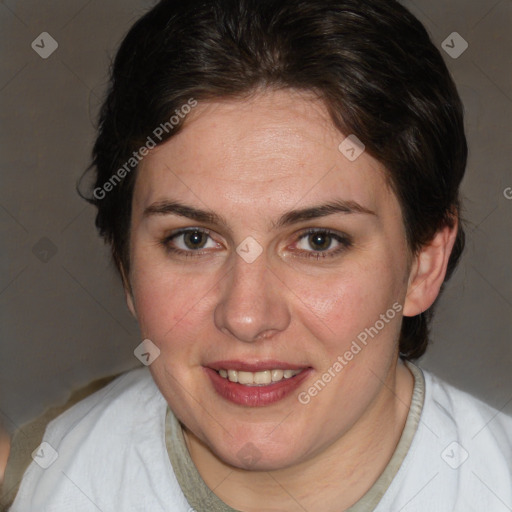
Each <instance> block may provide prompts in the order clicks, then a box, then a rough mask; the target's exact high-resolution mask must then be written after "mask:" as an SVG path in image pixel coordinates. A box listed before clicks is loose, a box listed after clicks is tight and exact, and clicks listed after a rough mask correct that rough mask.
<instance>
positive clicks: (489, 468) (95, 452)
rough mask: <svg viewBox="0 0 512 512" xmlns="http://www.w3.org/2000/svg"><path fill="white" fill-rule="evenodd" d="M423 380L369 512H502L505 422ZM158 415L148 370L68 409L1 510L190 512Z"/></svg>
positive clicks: (160, 407) (511, 472)
mask: <svg viewBox="0 0 512 512" xmlns="http://www.w3.org/2000/svg"><path fill="white" fill-rule="evenodd" d="M423 373H424V376H425V403H424V407H423V411H422V413H421V418H420V422H419V425H418V429H417V431H416V434H415V436H414V439H413V441H412V444H411V446H410V449H409V451H408V453H407V455H406V456H405V459H404V460H403V463H402V465H401V467H400V469H399V470H398V473H397V474H396V476H395V478H394V479H393V481H392V482H391V485H390V486H389V488H388V490H387V492H386V493H385V495H384V496H383V498H382V499H381V501H380V502H379V504H378V505H377V507H376V508H375V509H374V512H398V511H400V512H510V511H511V510H512V418H511V417H508V416H505V415H503V414H502V413H500V412H498V411H497V410H495V409H493V408H491V407H489V406H488V405H486V404H484V403H482V402H480V401H478V400H477V399H475V398H473V397H471V396H470V395H468V394H466V393H464V392H462V391H459V390H457V389H455V388H453V387H452V386H450V385H448V384H447V383H445V382H443V381H441V380H440V379H438V378H437V377H435V376H433V375H431V374H430V373H428V372H425V371H424V372H423ZM166 411H167V403H166V401H165V399H164V398H163V396H162V394H161V393H160V391H159V390H158V388H157V386H156V384H155V383H154V381H153V379H152V377H151V374H150V373H149V371H148V369H147V368H141V369H137V370H133V371H131V372H128V373H126V374H124V375H122V376H121V377H119V378H118V379H116V380H115V381H113V382H112V383H111V384H109V385H108V386H107V387H105V388H104V389H102V390H100V391H98V392H97V393H95V394H94V395H91V396H90V397H88V398H86V399H85V400H83V401H82V402H80V403H78V404H76V405H75V406H73V407H72V408H71V409H69V410H68V411H66V412H65V413H64V414H62V415H61V416H59V417H58V418H56V419H55V420H54V421H52V422H51V423H50V424H49V425H48V428H47V430H46V432H45V435H44V439H43V443H42V444H41V446H40V448H39V450H37V451H36V452H35V455H34V462H32V463H31V465H30V466H29V468H28V469H27V471H26V473H25V475H24V477H23V480H22V483H21V486H20V489H19V492H18V495H17V497H16V499H15V501H14V503H13V505H12V507H11V509H10V511H11V512H98V511H100V512H131V511H141V512H142V511H150V512H164V511H165V512H193V509H192V508H191V507H190V505H189V504H188V502H187V500H186V499H185V496H184V494H183V492H182V490H181V488H180V486H179V484H178V482H177V479H176V476H175V474H174V471H173V468H172V465H171V463H170V460H169V455H168V452H167V449H166V444H165V416H166ZM55 457H56V458H55ZM318 510H319V511H321V504H319V507H318ZM197 512H208V511H197Z"/></svg>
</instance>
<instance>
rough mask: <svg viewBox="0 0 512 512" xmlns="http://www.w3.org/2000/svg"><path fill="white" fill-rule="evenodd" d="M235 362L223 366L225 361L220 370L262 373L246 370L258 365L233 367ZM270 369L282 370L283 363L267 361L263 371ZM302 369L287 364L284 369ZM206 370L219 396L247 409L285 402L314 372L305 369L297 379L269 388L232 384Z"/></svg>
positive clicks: (290, 379)
mask: <svg viewBox="0 0 512 512" xmlns="http://www.w3.org/2000/svg"><path fill="white" fill-rule="evenodd" d="M233 362H234V361H229V363H230V364H229V365H227V366H223V365H224V364H225V363H226V361H223V362H222V364H223V365H222V366H220V367H219V369H222V368H223V369H226V368H229V369H235V368H237V369H238V368H240V369H241V370H242V371H261V370H250V369H249V370H246V369H245V368H254V367H255V366H258V365H251V364H243V365H242V364H240V363H239V364H238V365H233V364H231V363H233ZM272 364H274V363H272ZM260 366H261V365H260ZM270 368H274V369H278V368H279V369H281V368H282V363H281V366H280V365H276V366H268V361H266V362H265V366H263V370H268V369H270ZM300 368H301V367H291V366H290V365H288V364H286V365H285V366H284V368H283V369H287V370H288V369H290V370H294V369H295V370H298V369H300ZM302 368H303V367H302ZM204 370H205V372H206V373H207V374H208V377H209V378H210V381H211V383H212V385H213V389H214V390H215V391H216V393H217V394H218V395H219V396H221V397H222V398H224V399H226V400H228V401H229V402H231V403H234V404H236V405H243V406H245V407H264V406H266V405H270V404H273V403H276V402H278V401H280V400H283V399H284V398H286V397H287V396H289V395H290V394H291V393H292V392H293V391H294V390H296V389H297V388H298V387H299V386H300V385H301V384H302V382H304V380H305V379H306V378H307V377H308V376H309V374H310V373H311V372H312V371H313V370H312V368H306V369H304V371H302V372H301V373H299V374H298V375H296V376H295V377H291V378H289V379H283V380H281V381H279V382H273V383H271V384H269V385H267V386H244V385H242V384H238V383H237V382H231V381H229V380H228V379H225V378H224V377H221V376H220V375H219V374H218V373H217V372H216V371H215V370H214V369H212V368H211V367H204Z"/></svg>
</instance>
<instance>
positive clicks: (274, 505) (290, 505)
mask: <svg viewBox="0 0 512 512" xmlns="http://www.w3.org/2000/svg"><path fill="white" fill-rule="evenodd" d="M413 387H414V378H413V376H412V374H411V373H410V371H409V370H408V369H407V368H406V367H405V365H404V364H403V363H402V362H401V361H399V362H398V363H397V364H396V366H395V367H394V369H393V371H391V372H389V374H388V378H387V380H386V381H385V382H383V383H382V387H381V389H380V392H379V394H378V395H377V396H376V398H375V400H374V402H373V404H372V407H371V408H370V409H369V410H368V411H367V412H366V413H365V414H364V416H363V417H361V418H360V419H359V420H358V421H357V422H356V423H355V424H354V425H353V427H352V428H351V429H350V430H349V431H348V432H346V433H345V434H344V435H343V436H342V437H340V438H339V439H337V440H336V442H335V443H333V444H332V445H330V446H329V448H328V449H327V450H324V451H323V452H322V453H319V454H317V455H316V456H315V457H314V458H312V459H309V460H307V461H306V462H302V463H300V464H297V465H295V466H291V467H288V468H286V469H282V470H275V471H246V470H242V469H239V468H235V467H233V466H230V465H227V464H225V463H224V462H223V461H222V460H220V459H219V458H217V457H216V456H215V455H214V454H213V453H212V452H211V451H210V450H209V449H208V447H207V446H206V445H205V444H204V443H202V442H201V441H200V440H199V439H198V438H197V437H196V436H194V434H192V433H191V432H190V431H188V430H186V429H185V430H184V434H185V440H186V443H187V447H188V450H189V452H190V455H191V458H192V460H193V462H194V464H195V465H196V467H197V469H198V471H199V473H200V475H201V477H202V478H203V480H204V481H205V483H206V485H207V486H208V487H209V488H210V489H212V490H213V492H215V494H216V495H217V496H218V497H219V498H220V499H221V500H222V501H224V502H225V503H227V504H228V505H230V506H231V507H233V508H235V509H237V510H241V511H243V512H256V511H257V512H262V511H263V512H276V511H282V512H288V511H290V512H291V511H294V512H295V511H297V510H318V503H319V502H321V503H322V512H331V511H332V512H334V511H339V510H345V509H346V508H348V507H350V506H352V505H353V504H354V503H356V502H357V501H358V500H359V499H360V498H361V497H362V496H363V495H364V494H365V493H366V492H367V491H368V490H369V489H370V488H371V486H372V485H373V484H374V483H375V481H376V480H377V479H378V477H379V476H380V474H381V473H382V472H383V471H384V469H385V467H386V465H387V464H388V462H389V461H390V459H391V457H392V455H393V453H394V451H395V449H396V446H397V444H398V441H399V440H400V436H401V435H402V431H403V429H404V426H405V422H406V420H407V414H408V412H409V407H410V403H411V398H412V392H413Z"/></svg>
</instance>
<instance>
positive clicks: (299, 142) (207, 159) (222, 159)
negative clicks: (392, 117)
mask: <svg viewBox="0 0 512 512" xmlns="http://www.w3.org/2000/svg"><path fill="white" fill-rule="evenodd" d="M347 135H348V134H342V133H341V132H340V131H339V130H338V129H337V128H336V127H335V126H334V124H333V122H332V120H331V119H330V117H329V115H328V113H327V110H326V108H325V106H324V104H323V103H322V102H321V101H320V100H318V99H316V98H315V97H313V96H312V95H311V94H307V93H302V92H298V91H292V90H284V91H268V92H265V93H260V94H257V95H254V96H252V97H251V98H248V99H245V100H241V99H240V100H224V101H215V102H209V103H202V104H199V105H198V106H197V107H196V108H195V109H194V110H193V111H192V112H191V113H190V114H189V115H188V116H187V118H186V119H185V124H184V127H183V129H182V131H181V132H180V133H179V134H178V135H176V136H174V137H172V138H171V139H169V140H168V141H166V142H165V143H163V144H161V145H160V146H158V147H157V148H155V149H154V150H152V151H151V152H150V154H149V155H148V156H147V157H145V159H144V160H143V162H142V164H141V165H140V168H139V173H138V174H139V176H138V178H137V185H136V191H135V200H136V201H137V202H139V203H141V206H142V207H144V206H147V204H149V203H151V202H156V201H159V200H164V199H166V198H167V196H168V194H170V193H172V195H173V196H174V197H176V196H178V197H180V198H184V199H187V200H189V202H190V201H192V202H197V200H198V198H201V197H203V198H208V201H207V202H209V203H211V202H212V201H213V202H214V203H217V202H222V203H223V205H227V204H236V205H238V206H247V207H251V208H255V207H256V206H257V205H258V204H259V205H260V206H264V205H265V204H267V205H268V204H269V203H272V204H273V205H279V204H282V205H283V206H285V203H286V205H288V206H289V205H290V203H293V204H296V203H299V202H302V203H303V205H307V204H308V203H309V202H318V200H325V199H336V198H339V197H342V198H344V199H350V200H354V201H357V202H361V203H362V204H365V205H366V206H368V207H370V208H375V207H376V206H377V203H379V202H381V201H382V200H384V199H385V197H384V196H387V195H388V194H390V191H389V190H388V187H387V186H386V179H385V170H384V168H383V166H382V165H381V164H380V163H379V162H378V161H377V160H375V159H374V158H373V157H371V156H370V155H369V154H368V153H366V152H363V153H362V154H361V155H360V156H359V157H358V158H357V159H356V160H354V161H350V160H349V159H348V158H346V156H344V154H343V153H342V152H340V150H339V145H340V143H341V142H342V141H343V140H344V139H345V138H346V136H347ZM255 201H258V203H255ZM216 206H220V205H216Z"/></svg>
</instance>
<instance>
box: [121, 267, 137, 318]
mask: <svg viewBox="0 0 512 512" xmlns="http://www.w3.org/2000/svg"><path fill="white" fill-rule="evenodd" d="M120 270H121V279H122V280H123V287H124V294H125V297H126V305H127V306H128V309H129V310H130V312H131V314H132V315H133V317H134V318H135V320H137V311H136V309H135V301H134V300H133V292H132V287H131V284H130V279H129V278H128V274H127V273H126V271H125V269H124V267H123V266H122V265H121V266H120Z"/></svg>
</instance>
